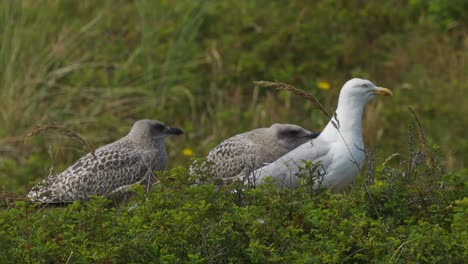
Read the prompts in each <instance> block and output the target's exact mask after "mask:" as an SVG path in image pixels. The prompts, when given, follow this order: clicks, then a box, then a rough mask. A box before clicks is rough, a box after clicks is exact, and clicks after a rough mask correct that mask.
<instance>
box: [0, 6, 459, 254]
mask: <svg viewBox="0 0 468 264" xmlns="http://www.w3.org/2000/svg"><path fill="white" fill-rule="evenodd" d="M0 10H1V12H0V69H2V70H1V71H0V95H1V96H0V191H2V198H5V201H7V203H5V204H4V205H2V206H3V208H2V209H1V210H0V263H36V262H37V263H66V262H67V261H69V263H115V262H121V263H128V262H134V263H150V262H153V263H177V262H192V263H200V262H201V263H206V262H211V263H215V262H218V263H219V262H221V263H222V262H233V263H264V262H277V263H291V262H295V263H320V262H323V263H326V262H331V263H343V262H344V263H369V262H371V263H372V262H374V263H382V262H383V263H442V262H445V263H463V262H464V260H465V259H467V258H468V256H467V255H468V253H467V246H468V245H467V241H468V238H467V236H468V234H467V232H468V231H467V227H466V223H467V222H468V219H467V214H466V209H467V206H468V200H467V198H466V194H467V193H466V192H467V186H466V184H467V183H466V182H467V175H468V172H467V170H466V169H464V168H465V167H466V164H467V162H468V155H467V153H468V140H467V139H466V125H464V124H467V123H468V115H467V114H466V113H467V112H468V101H467V99H466V98H467V97H466V96H465V94H466V91H467V90H468V72H467V67H466V61H467V59H468V40H467V36H468V34H467V33H468V20H467V19H466V17H468V6H467V1H465V0H453V1H443V0H431V1H424V0H410V1H404V0H389V1H349V0H338V1H335V0H320V1H267V0H260V1H251V0H237V1H192V0H180V1H166V0H160V1H155V0H135V1H115V0H103V1H1V2H0ZM350 77H364V78H369V79H371V80H372V81H375V82H376V83H377V84H378V85H384V86H388V87H389V88H391V89H392V90H393V91H394V97H393V98H392V99H391V100H385V101H384V100H375V101H374V102H373V103H371V104H370V105H369V106H368V107H367V111H366V113H365V115H364V127H363V132H364V138H365V140H366V146H367V147H368V149H370V150H374V152H375V155H374V156H373V157H374V158H375V160H376V161H375V162H374V161H372V159H369V162H368V165H369V168H368V169H367V170H366V171H363V172H362V173H361V174H362V175H361V176H360V177H358V182H357V184H356V185H355V186H354V188H353V189H352V191H349V192H347V193H345V194H331V193H329V192H327V191H325V190H320V191H311V190H310V189H309V188H308V186H310V182H309V183H308V180H307V178H305V181H304V185H303V186H302V187H301V188H299V189H297V190H289V189H285V190H280V191H278V190H276V189H275V188H274V187H271V186H268V185H267V186H259V187H257V188H252V187H246V188H239V187H238V186H226V187H217V186H215V185H210V184H207V185H203V186H195V185H194V184H193V182H194V179H192V178H191V177H189V176H188V175H187V173H186V169H185V168H186V167H187V164H188V163H189V162H190V159H191V158H193V156H195V157H203V156H204V155H205V154H206V153H207V151H208V150H209V149H211V147H213V146H215V145H216V144H218V143H219V142H220V141H221V140H223V139H225V138H227V137H229V136H232V135H233V134H236V133H238V132H241V131H246V130H249V129H253V128H256V127H260V126H267V125H270V124H271V123H274V122H280V123H297V124H299V125H301V126H303V127H306V128H308V129H310V130H318V129H320V128H322V127H323V126H324V125H325V124H326V123H327V122H328V120H327V118H326V117H325V116H323V115H322V114H321V113H320V112H319V111H313V107H312V106H311V105H310V103H308V102H307V101H306V100H303V99H302V98H298V97H296V96H292V95H290V94H288V93H283V92H277V91H269V90H266V89H263V88H259V87H256V86H254V85H253V84H252V83H253V81H257V80H269V81H272V80H279V81H282V82H286V83H290V84H293V85H295V86H297V87H300V88H304V89H307V90H308V91H309V92H311V93H313V94H314V95H315V96H316V97H317V98H319V99H320V101H321V102H322V104H323V105H324V106H325V107H326V108H327V109H332V108H333V107H334V105H335V104H336V98H337V95H338V92H339V88H340V87H341V85H342V84H343V83H344V82H345V81H346V80H347V79H349V78H350ZM319 83H326V84H327V85H326V87H329V89H319ZM322 88H323V87H322ZM408 107H412V108H413V109H414V110H415V111H416V112H417V113H418V114H419V116H420V121H421V123H422V125H423V127H425V129H426V137H427V142H424V146H422V147H421V149H420V150H419V149H417V148H416V147H414V146H413V145H418V144H413V143H412V142H410V144H409V146H410V147H409V152H408V154H404V153H405V151H403V150H404V149H406V148H407V145H408V144H407V138H409V139H410V141H415V140H414V138H415V137H414V136H412V135H411V134H412V133H409V136H408V132H407V131H408V129H407V127H408V124H414V123H415V122H414V119H413V116H411V114H410V112H409V111H408ZM142 118H154V119H159V120H161V121H164V122H166V123H168V124H169V125H172V126H179V127H182V128H183V129H184V131H185V137H179V138H177V139H172V140H169V141H168V143H167V145H168V151H169V156H170V159H169V167H170V168H175V169H172V170H169V171H170V173H168V174H167V175H166V176H164V177H161V184H159V185H157V186H155V187H154V189H153V191H152V192H151V193H150V194H149V195H148V196H144V195H143V193H142V190H139V189H138V188H137V189H136V192H139V193H140V196H139V198H138V197H136V198H133V200H131V201H130V202H129V203H127V204H122V205H120V207H118V208H115V207H114V205H113V203H112V202H110V201H108V200H106V199H104V198H102V197H101V198H95V199H92V200H91V201H89V202H87V203H81V202H76V203H74V204H72V205H70V206H68V207H65V208H42V207H40V206H38V205H31V204H28V203H24V202H17V203H16V204H15V203H10V201H9V200H10V198H6V197H7V195H4V193H3V191H11V192H17V193H20V194H24V193H25V192H26V190H27V189H28V188H29V187H30V186H31V185H32V184H33V183H34V181H35V180H37V179H41V178H43V177H45V175H48V174H49V172H57V171H60V170H61V169H63V168H65V167H66V166H68V165H69V164H71V163H72V162H73V161H74V160H76V158H77V157H79V156H82V155H83V154H84V152H85V151H87V150H84V148H83V147H82V146H78V145H77V144H73V143H72V142H70V141H69V140H67V139H64V138H63V137H60V136H57V135H56V134H50V136H49V135H46V136H37V137H35V138H30V139H29V140H28V141H27V142H25V137H24V136H25V135H26V134H27V133H28V131H30V130H31V129H33V128H34V127H35V126H36V125H38V124H44V123H51V122H54V123H60V124H63V125H65V126H67V127H69V128H71V129H73V130H74V131H76V132H78V133H80V134H81V135H82V136H84V137H85V138H87V139H90V141H92V142H93V143H94V144H95V145H96V146H99V145H102V144H105V143H109V142H111V141H113V140H114V139H117V138H119V137H121V136H123V135H124V134H125V133H126V132H127V131H128V129H129V127H130V125H131V124H132V123H133V122H134V121H135V120H136V119H142ZM419 144H422V143H419ZM427 149H430V150H431V151H432V150H437V152H438V153H440V154H441V155H440V157H439V158H438V159H436V158H432V159H431V158H429V159H428V157H431V155H429V154H430V153H429V151H428V150H427ZM192 154H193V156H192ZM387 157H391V158H387ZM384 160H385V161H384ZM382 161H384V162H382ZM441 164H443V166H442V165H441ZM442 168H444V169H442ZM457 171H458V172H457ZM2 200H3V199H2Z"/></svg>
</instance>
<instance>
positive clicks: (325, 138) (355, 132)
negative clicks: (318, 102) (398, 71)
mask: <svg viewBox="0 0 468 264" xmlns="http://www.w3.org/2000/svg"><path fill="white" fill-rule="evenodd" d="M376 95H385V96H388V95H392V92H391V91H390V90H389V89H387V88H381V87H376V86H375V85H374V84H373V83H372V82H370V81H368V80H363V79H357V78H355V79H352V80H349V81H348V82H346V84H345V85H344V86H343V88H342V89H341V92H340V96H339V99H338V106H337V109H336V112H335V115H334V117H333V118H332V119H331V120H330V122H329V123H328V125H327V126H326V127H325V129H324V130H323V131H322V133H321V134H320V136H318V137H317V138H316V139H314V140H312V141H311V142H307V143H304V144H302V145H301V146H299V147H297V148H296V149H294V150H292V151H291V152H289V153H287V154H286V155H284V156H282V157H281V158H279V159H278V160H276V161H275V162H273V163H271V164H269V165H267V166H264V167H262V168H260V169H258V170H256V171H254V172H253V173H251V174H250V175H249V179H248V180H249V181H250V182H255V184H262V183H264V181H265V179H266V178H267V177H268V176H271V177H272V178H273V179H274V180H275V181H276V182H277V183H278V184H279V187H282V186H288V187H297V186H298V185H299V181H300V179H299V178H298V177H297V174H298V172H299V170H300V168H301V167H302V168H303V167H304V161H313V162H320V164H319V167H318V170H317V171H316V173H315V176H317V178H319V179H317V181H316V183H315V187H317V186H319V185H321V186H325V187H329V188H332V189H333V190H335V191H339V190H342V189H344V188H346V187H347V186H349V185H350V184H351V183H353V182H354V179H355V177H356V175H357V174H358V172H359V170H360V168H361V166H362V164H363V161H364V158H365V155H364V152H363V150H364V143H363V140H362V132H361V122H362V113H363V111H364V106H365V105H366V103H367V102H369V101H370V100H371V99H373V98H374V97H375V96H376Z"/></svg>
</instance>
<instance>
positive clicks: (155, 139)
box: [28, 119, 182, 203]
mask: <svg viewBox="0 0 468 264" xmlns="http://www.w3.org/2000/svg"><path fill="white" fill-rule="evenodd" d="M180 134H182V130H180V129H178V128H171V127H167V126H166V125H164V124H163V123H161V122H159V121H156V120H148V119H145V120H139V121H136V122H135V123H134V124H133V127H132V129H131V130H130V133H128V135H126V136H125V137H123V138H121V139H119V140H117V141H115V142H113V143H110V144H108V145H105V146H102V147H100V148H98V149H97V150H96V151H95V156H96V158H95V157H93V155H92V154H91V153H88V154H87V155H85V156H84V157H82V158H80V159H79V160H78V161H77V162H76V163H75V164H73V165H72V166H70V167H68V168H67V169H66V170H65V171H63V172H61V173H59V174H55V175H51V176H49V177H47V178H46V179H44V180H43V181H42V182H41V183H40V184H38V185H36V186H34V187H33V188H32V189H31V191H30V192H29V194H28V198H30V199H31V200H32V201H35V202H39V203H70V202H73V201H75V200H81V199H87V198H88V197H89V196H90V195H104V196H112V195H113V194H114V193H115V192H118V191H122V190H124V189H125V188H128V187H129V186H131V185H132V184H135V183H143V182H145V181H147V180H149V179H150V178H151V177H152V176H153V172H154V171H160V170H164V168H165V167H166V161H167V153H166V148H165V146H164V139H165V138H166V137H168V136H170V135H180Z"/></svg>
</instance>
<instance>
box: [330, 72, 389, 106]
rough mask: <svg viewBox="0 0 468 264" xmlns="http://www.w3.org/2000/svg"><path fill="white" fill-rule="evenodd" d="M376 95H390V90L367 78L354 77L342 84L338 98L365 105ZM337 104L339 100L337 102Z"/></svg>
mask: <svg viewBox="0 0 468 264" xmlns="http://www.w3.org/2000/svg"><path fill="white" fill-rule="evenodd" d="M377 95H383V96H391V95H392V91H390V90H389V89H387V88H383V87H377V86H375V85H374V84H373V83H372V82H371V81H369V80H364V79H359V78H354V79H351V80H349V81H347V82H346V83H345V84H344V85H343V88H341V92H340V99H339V100H340V101H341V100H346V102H347V103H358V104H362V105H365V104H366V103H367V102H368V101H370V100H371V99H373V98H374V97H375V96H377ZM339 104H340V102H338V105H339Z"/></svg>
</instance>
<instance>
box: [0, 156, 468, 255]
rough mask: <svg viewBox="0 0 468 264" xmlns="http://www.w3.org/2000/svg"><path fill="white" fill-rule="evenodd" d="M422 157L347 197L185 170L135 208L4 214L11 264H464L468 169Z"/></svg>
mask: <svg viewBox="0 0 468 264" xmlns="http://www.w3.org/2000/svg"><path fill="white" fill-rule="evenodd" d="M425 157H427V156H424V155H422V154H421V152H414V153H413V154H411V155H409V158H408V159H407V160H402V161H401V162H400V164H399V165H398V166H395V167H393V166H390V165H377V166H376V167H377V169H376V172H375V173H373V172H372V170H369V173H367V175H366V176H365V177H364V178H365V180H363V181H362V182H361V183H357V184H356V185H355V186H354V188H352V189H351V190H349V191H348V192H346V193H342V194H332V193H330V192H329V191H327V190H324V189H320V190H311V189H310V187H309V186H310V185H309V184H308V183H307V181H304V183H305V184H304V185H302V186H300V187H299V188H298V189H295V190H293V189H282V190H278V189H277V188H276V187H275V185H274V184H265V185H262V186H255V188H254V187H253V186H239V185H236V184H235V183H234V184H232V185H229V186H221V187H220V186H216V185H214V184H204V185H195V184H194V183H195V182H196V180H197V179H195V178H194V177H192V176H188V174H187V172H186V170H185V169H184V168H176V169H173V170H172V171H171V172H170V173H166V174H165V175H160V177H159V178H160V180H161V182H160V183H158V184H156V185H155V186H154V188H153V190H152V191H151V192H150V193H149V195H147V196H145V195H144V191H143V188H135V193H138V195H137V196H136V197H135V198H132V199H131V200H130V201H129V202H128V203H127V204H121V205H120V206H117V207H114V206H113V204H112V202H111V201H109V200H107V199H105V198H102V197H95V198H93V199H91V200H90V201H88V202H79V201H78V202H75V203H73V204H72V205H69V206H68V207H65V208H42V207H40V206H38V205H32V204H29V203H25V202H16V203H15V204H14V205H13V206H11V205H10V206H11V207H10V208H9V209H8V210H3V211H0V224H1V225H0V226H1V228H0V235H1V236H0V237H1V238H0V262H1V263H50V262H60V263H64V262H67V261H71V262H70V263H115V262H118V263H227V262H231V263H266V262H272V263H369V262H371V263H382V262H385V263H463V262H464V260H466V258H467V257H468V250H467V246H468V244H467V241H468V229H467V226H466V223H467V220H468V219H467V209H468V199H467V198H466V196H467V194H468V188H467V186H466V179H467V175H468V174H467V172H466V171H464V172H460V173H455V174H444V173H442V172H441V171H440V170H439V169H438V168H437V167H431V166H428V165H426V163H425V162H424V158H425Z"/></svg>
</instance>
